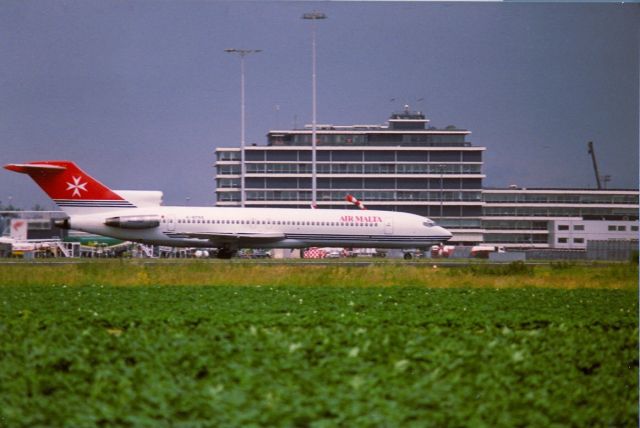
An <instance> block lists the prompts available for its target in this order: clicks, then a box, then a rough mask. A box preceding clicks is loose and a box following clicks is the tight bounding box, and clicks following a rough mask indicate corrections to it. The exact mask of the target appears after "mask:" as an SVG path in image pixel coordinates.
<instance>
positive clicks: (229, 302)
mask: <svg viewBox="0 0 640 428" xmlns="http://www.w3.org/2000/svg"><path fill="white" fill-rule="evenodd" d="M83 269H85V270H86V271H85V273H86V274H87V275H92V274H96V273H95V272H93V271H92V269H93V268H91V267H84V268H83ZM189 269H192V270H193V272H191V273H198V272H199V271H200V270H203V271H204V272H207V271H208V269H207V267H206V266H205V265H203V264H197V265H193V266H191V267H190V268H189ZM137 272H138V273H140V272H143V273H146V275H151V274H152V269H148V268H145V269H141V270H139V271H137ZM183 273H184V272H183ZM140 275H142V274H141V273H140ZM525 277H526V275H525ZM500 278H501V277H500ZM0 292H1V295H0V344H1V346H0V425H2V426H25V427H27V426H29V427H30V426H97V425H106V426H136V427H137V426H154V427H155V426H228V427H235V426H314V427H324V426H415V427H424V426H427V427H428V426H505V427H510V426H514V425H518V426H551V425H556V426H559V425H564V426H637V419H638V407H637V403H638V330H637V325H638V318H637V314H638V304H637V292H636V291H632V290H553V289H540V288H538V289H531V288H517V289H431V288H424V287H310V286H305V287H287V286H281V287H271V286H260V287H258V286H253V287H228V286H218V287H203V286H196V287H194V286H180V287H176V286H137V287H113V286H102V285H94V286H65V285H57V286H3V287H0ZM612 397H615V398H614V399H613V398H612Z"/></svg>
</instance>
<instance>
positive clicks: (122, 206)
mask: <svg viewBox="0 0 640 428" xmlns="http://www.w3.org/2000/svg"><path fill="white" fill-rule="evenodd" d="M5 168H6V169H8V170H11V171H15V172H20V173H24V174H28V175H29V176H30V177H31V178H32V179H33V180H34V181H35V182H36V183H37V184H38V185H39V186H40V187H41V188H42V190H44V191H45V192H46V193H47V195H49V197H50V198H51V199H53V201H54V202H55V203H56V204H57V205H58V206H59V207H60V208H61V209H62V210H63V211H65V212H66V214H67V215H68V218H67V219H65V220H63V221H60V222H59V224H58V225H59V226H61V227H64V228H68V229H74V230H80V231H84V232H88V233H94V234H98V235H104V236H110V237H113V238H117V239H122V240H128V241H134V242H140V243H145V244H153V245H167V246H172V247H201V248H218V257H220V258H230V257H232V256H233V255H234V254H235V252H236V251H237V250H238V249H239V248H305V247H366V248H371V247H377V248H427V247H429V246H431V245H433V244H438V243H442V242H444V241H447V240H449V239H451V233H450V232H449V231H447V230H446V229H444V228H442V227H440V226H437V225H436V224H435V223H434V222H433V221H431V220H429V219H428V218H426V217H421V216H418V215H415V214H409V213H402V212H392V211H375V210H366V211H355V210H335V209H327V210H322V209H294V208H291V209H289V208H231V207H229V208H227V207H181V206H173V207H172V206H162V205H161V204H162V192H158V191H134V190H111V189H109V188H108V187H106V186H105V185H103V184H102V183H100V182H99V181H97V180H96V179H94V178H92V177H91V176H90V175H88V174H87V173H85V172H84V171H82V170H81V169H80V168H79V167H78V166H77V165H76V164H75V163H73V162H70V161H40V162H29V163H24V164H9V165H5Z"/></svg>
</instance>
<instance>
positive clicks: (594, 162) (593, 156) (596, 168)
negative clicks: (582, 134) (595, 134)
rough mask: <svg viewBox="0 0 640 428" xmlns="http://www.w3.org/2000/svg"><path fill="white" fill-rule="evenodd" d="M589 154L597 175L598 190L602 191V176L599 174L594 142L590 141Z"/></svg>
mask: <svg viewBox="0 0 640 428" xmlns="http://www.w3.org/2000/svg"><path fill="white" fill-rule="evenodd" d="M588 146H589V154H590V155H591V160H592V161H593V171H594V172H595V174H596V183H597V185H598V190H600V189H602V185H601V184H600V174H599V173H598V162H596V152H595V151H594V150H593V141H589V143H588Z"/></svg>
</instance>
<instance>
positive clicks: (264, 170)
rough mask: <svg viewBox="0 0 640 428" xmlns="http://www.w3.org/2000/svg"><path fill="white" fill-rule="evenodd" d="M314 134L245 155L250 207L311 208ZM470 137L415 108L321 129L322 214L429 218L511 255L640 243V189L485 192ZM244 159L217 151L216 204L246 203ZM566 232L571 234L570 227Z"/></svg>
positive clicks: (461, 237) (460, 239) (287, 135)
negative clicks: (375, 212) (370, 212)
mask: <svg viewBox="0 0 640 428" xmlns="http://www.w3.org/2000/svg"><path fill="white" fill-rule="evenodd" d="M311 134H312V131H311V128H310V127H309V126H307V127H305V128H304V129H291V130H272V131H269V133H268V134H267V143H266V145H251V146H247V147H246V148H245V205H246V206H247V207H290V208H308V207H309V205H310V202H311V199H312V197H311V194H312V189H311V181H312V178H311V177H312V161H311V159H312V154H311V150H312V148H311ZM470 134H471V133H470V131H468V130H465V129H458V128H457V127H455V126H447V127H446V128H444V129H438V128H435V127H432V126H429V120H428V119H427V118H426V117H425V116H424V114H422V113H421V112H413V111H410V110H409V108H408V107H406V106H405V109H404V110H403V111H401V112H396V113H393V114H392V115H391V117H390V118H389V120H388V123H387V124H384V125H350V126H336V125H318V126H317V148H316V171H317V203H318V208H319V209H322V208H353V209H356V207H353V206H351V205H349V204H348V203H347V202H345V200H344V199H345V196H346V195H347V194H352V195H354V196H355V197H356V198H358V199H360V200H361V201H363V202H364V203H365V205H366V207H367V208H369V209H379V210H390V211H404V212H411V213H415V214H419V215H423V216H426V217H430V218H431V219H433V220H435V221H436V222H437V223H439V224H441V225H442V226H444V227H446V228H447V229H449V230H450V231H451V232H452V233H453V234H454V237H453V239H452V243H454V244H458V245H475V244H479V243H488V244H492V245H502V246H505V247H511V248H542V249H544V248H563V249H585V248H586V245H587V242H588V241H589V240H590V239H591V240H595V239H597V240H610V239H624V240H629V239H632V240H633V239H635V240H637V237H638V208H639V203H638V190H637V189H630V190H608V189H604V190H596V189H525V188H519V187H516V186H512V187H510V188H505V189H484V188H483V179H484V178H485V175H484V174H483V153H484V152H485V150H486V148H485V147H481V146H476V145H473V144H472V142H470V141H468V137H469V135H470ZM240 159H241V152H240V148H238V147H219V148H217V149H216V162H215V168H216V175H215V178H216V199H217V205H218V206H240V204H241V202H240V201H241V194H240V192H241V184H240V183H241V171H242V168H241V161H240ZM567 228H568V229H567Z"/></svg>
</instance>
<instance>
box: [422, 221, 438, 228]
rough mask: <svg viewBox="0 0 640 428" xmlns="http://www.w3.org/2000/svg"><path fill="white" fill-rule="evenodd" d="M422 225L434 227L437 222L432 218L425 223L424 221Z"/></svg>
mask: <svg viewBox="0 0 640 428" xmlns="http://www.w3.org/2000/svg"><path fill="white" fill-rule="evenodd" d="M422 225H423V226H426V227H433V226H435V225H436V224H435V222H433V221H431V220H427V221H425V222H423V223H422Z"/></svg>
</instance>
